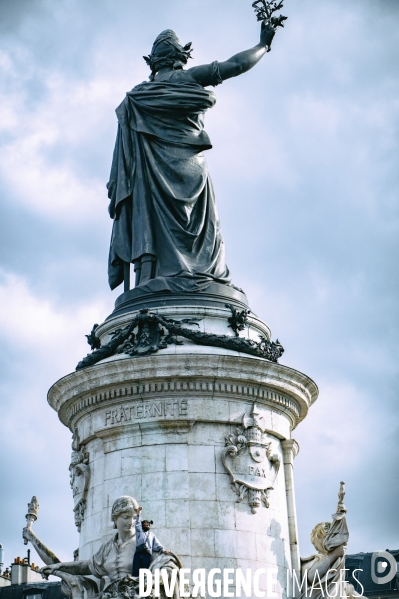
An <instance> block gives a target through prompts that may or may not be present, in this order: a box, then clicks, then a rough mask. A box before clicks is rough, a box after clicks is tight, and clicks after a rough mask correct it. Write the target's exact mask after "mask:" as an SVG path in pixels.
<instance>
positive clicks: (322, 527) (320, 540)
mask: <svg viewBox="0 0 399 599" xmlns="http://www.w3.org/2000/svg"><path fill="white" fill-rule="evenodd" d="M330 527H331V523H330V522H320V523H319V524H316V526H315V527H314V529H313V530H312V532H311V533H310V542H311V543H312V545H313V547H314V548H315V549H316V551H318V552H319V553H322V554H323V555H327V551H326V549H325V547H324V539H325V538H326V536H327V533H328V531H329V530H330Z"/></svg>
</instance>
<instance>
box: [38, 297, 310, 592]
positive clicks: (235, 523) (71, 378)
mask: <svg viewBox="0 0 399 599" xmlns="http://www.w3.org/2000/svg"><path fill="white" fill-rule="evenodd" d="M165 310H166V309H165ZM197 310H198V312H200V310H199V309H197ZM161 311H162V309H159V313H161ZM219 311H220V310H219ZM198 312H197V316H198ZM202 312H204V313H205V312H207V314H203V313H202ZM202 312H200V315H202V316H203V320H202V321H201V323H202V324H201V327H204V328H202V329H201V330H207V331H209V330H212V332H218V333H220V334H230V333H229V331H230V332H231V329H229V330H226V329H227V327H226V315H223V318H221V317H220V318H219V316H217V315H215V313H216V312H217V310H216V309H214V308H212V309H202ZM227 312H228V311H227ZM162 313H163V314H164V315H166V316H168V317H173V318H176V319H177V318H188V317H191V318H192V317H195V316H196V314H195V313H194V310H192V311H191V312H190V313H188V312H187V308H176V309H174V310H173V313H171V309H170V307H169V308H168V309H167V313H166V312H162ZM131 317H132V314H130V315H128V317H125V316H123V317H119V318H118V319H114V321H115V322H111V320H110V321H106V323H104V324H103V325H101V326H100V327H99V335H100V336H101V337H102V339H103V343H104V342H106V341H107V339H108V336H109V334H110V332H111V331H112V330H115V328H120V327H121V326H125V324H127V322H128V321H129V320H130V318H131ZM254 331H255V332H254ZM259 332H261V334H263V335H265V336H266V335H268V336H270V331H269V329H268V328H267V327H266V325H264V324H263V323H261V321H259V320H258V319H256V318H255V317H254V318H253V322H252V323H251V325H250V327H249V331H247V333H246V335H248V336H250V337H251V336H252V335H255V337H256V335H257V334H259ZM251 338H254V337H251ZM316 398H317V387H316V385H315V384H314V382H313V381H311V379H309V378H308V377H306V376H305V375H303V374H301V373H299V372H297V371H295V370H292V369H290V368H287V367H285V366H281V365H279V364H274V363H271V362H268V361H267V360H263V359H260V358H255V357H252V356H248V355H243V354H241V355H240V354H239V353H238V352H230V351H228V350H226V351H223V350H219V349H218V348H207V347H199V346H195V345H194V344H191V345H189V344H187V345H184V346H180V347H177V348H173V347H172V349H171V350H170V351H169V350H164V351H160V352H159V353H158V354H156V355H152V356H147V357H140V358H130V357H124V356H116V357H115V358H112V359H110V360H106V361H103V362H102V363H99V364H97V365H96V366H93V367H90V368H87V369H84V370H80V371H78V372H76V373H73V374H70V375H68V376H66V377H64V378H63V379H61V380H60V381H58V382H57V383H56V384H55V385H54V386H53V387H52V388H51V389H50V391H49V396H48V400H49V403H50V405H51V406H52V407H53V408H54V409H55V410H56V411H57V412H58V414H59V417H60V419H61V421H62V422H63V423H64V424H65V425H66V426H68V427H69V428H70V429H71V431H72V430H74V429H75V428H77V429H78V434H79V438H80V441H81V442H82V443H83V444H84V448H85V452H87V453H88V455H89V466H90V485H89V489H88V493H87V499H86V510H85V515H84V520H83V522H82V527H81V534H80V559H87V558H89V557H91V556H92V555H93V553H94V552H95V551H96V550H97V549H98V548H99V546H100V545H101V544H102V543H103V542H104V541H105V540H106V539H108V538H109V537H110V536H111V534H112V533H113V529H112V523H111V521H110V510H111V506H112V503H113V501H114V500H115V499H116V498H117V497H119V496H121V495H130V496H133V497H135V498H136V499H137V501H139V503H140V505H143V508H144V510H143V515H144V517H146V518H149V519H153V520H154V526H153V530H154V532H155V534H156V536H157V537H158V538H159V540H160V541H161V542H162V543H163V544H164V545H165V547H167V548H168V549H171V550H172V551H173V552H175V553H176V554H178V555H179V556H181V558H182V562H183V565H184V567H187V568H190V567H191V568H192V569H194V568H203V567H205V568H207V569H210V568H224V567H229V568H243V569H244V570H245V569H246V568H252V569H253V570H254V571H255V570H256V569H258V568H271V567H277V568H278V569H279V574H278V581H279V582H278V584H277V586H276V589H275V590H276V591H277V592H278V596H279V597H282V596H283V595H284V589H285V580H286V570H287V568H291V565H293V566H294V567H295V568H297V567H298V540H297V528H296V514H295V497H294V486H293V473H292V463H293V457H294V456H295V455H296V453H297V451H298V447H297V444H296V443H295V442H293V441H292V440H291V433H292V430H293V429H294V428H295V427H296V426H297V424H298V423H299V422H300V421H301V420H302V419H303V418H304V417H305V416H306V414H307V412H308V409H309V407H310V405H311V404H312V403H313V402H314V401H315V400H316ZM254 403H256V407H257V409H258V411H259V413H260V415H261V416H262V418H263V422H264V427H265V433H266V434H267V437H268V439H270V440H271V443H272V446H273V453H274V454H276V455H277V456H278V458H279V460H280V464H281V466H280V468H279V469H278V472H277V476H276V480H275V483H274V488H273V490H271V491H270V496H269V507H268V508H267V507H265V506H264V505H262V506H261V507H259V509H258V510H257V512H256V513H252V512H251V508H250V506H249V505H248V501H247V500H243V501H241V502H237V499H238V497H237V494H236V492H235V491H234V489H233V488H232V486H231V479H230V476H229V474H228V473H227V472H226V469H225V467H224V466H223V463H222V454H223V452H224V450H225V447H226V441H225V438H226V436H227V435H231V434H232V433H234V431H235V430H236V429H237V427H239V426H240V425H241V423H242V418H243V414H246V415H247V416H249V415H250V414H251V411H252V409H253V406H254ZM265 584H266V582H265V577H263V578H262V577H261V585H260V586H261V588H265Z"/></svg>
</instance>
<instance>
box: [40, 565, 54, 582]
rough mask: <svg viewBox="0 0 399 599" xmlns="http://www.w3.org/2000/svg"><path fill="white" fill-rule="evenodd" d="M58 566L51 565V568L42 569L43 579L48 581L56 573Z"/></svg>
mask: <svg viewBox="0 0 399 599" xmlns="http://www.w3.org/2000/svg"><path fill="white" fill-rule="evenodd" d="M57 566H58V564H50V565H49V566H44V568H41V570H40V574H41V575H42V576H43V578H46V579H47V578H48V577H49V576H50V575H51V574H55V573H56V571H57Z"/></svg>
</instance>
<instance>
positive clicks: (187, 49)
mask: <svg viewBox="0 0 399 599" xmlns="http://www.w3.org/2000/svg"><path fill="white" fill-rule="evenodd" d="M191 52H192V50H191V42H190V43H188V44H186V45H185V46H182V45H181V44H180V40H179V38H178V37H177V35H176V33H175V32H174V31H172V29H165V31H162V33H160V34H159V35H158V37H157V38H156V40H155V42H154V44H153V46H152V50H151V54H150V55H149V56H143V58H144V60H145V61H146V63H147V64H148V66H149V67H150V69H151V76H150V80H151V81H152V80H153V79H154V75H155V73H157V72H158V71H159V70H160V69H162V68H164V67H171V68H172V69H182V68H183V67H184V66H185V65H186V64H187V61H188V59H189V58H192V56H191Z"/></svg>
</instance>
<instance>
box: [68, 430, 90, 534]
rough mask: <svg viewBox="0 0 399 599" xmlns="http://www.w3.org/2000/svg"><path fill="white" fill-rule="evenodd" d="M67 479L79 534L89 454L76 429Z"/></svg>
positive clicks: (86, 486) (88, 470) (83, 513)
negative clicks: (68, 478) (68, 479)
mask: <svg viewBox="0 0 399 599" xmlns="http://www.w3.org/2000/svg"><path fill="white" fill-rule="evenodd" d="M69 477H70V484H71V489H72V495H73V501H74V508H73V511H74V515H75V525H76V528H77V529H78V531H79V532H80V529H81V526H82V522H83V520H84V515H85V510H86V497H87V491H88V489H89V481H90V466H89V454H88V453H87V452H85V451H84V445H82V444H81V443H80V439H79V433H78V429H76V428H75V430H74V431H73V435H72V455H71V463H70V466H69Z"/></svg>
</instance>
